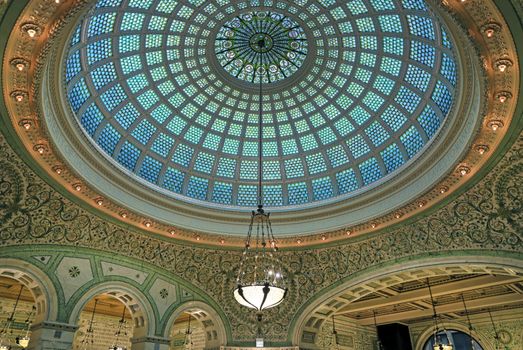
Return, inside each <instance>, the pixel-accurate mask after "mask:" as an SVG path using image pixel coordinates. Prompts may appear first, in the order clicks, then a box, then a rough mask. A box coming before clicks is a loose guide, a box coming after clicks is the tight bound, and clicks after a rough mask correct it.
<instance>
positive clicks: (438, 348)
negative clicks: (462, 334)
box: [427, 278, 454, 350]
mask: <svg viewBox="0 0 523 350" xmlns="http://www.w3.org/2000/svg"><path fill="white" fill-rule="evenodd" d="M427 286H428V287H429V295H430V303H431V305H432V318H433V319H434V350H452V349H453V348H454V347H453V346H452V342H451V341H450V336H449V335H448V333H447V330H446V329H443V334H445V337H446V338H447V343H446V344H445V343H443V342H442V340H441V334H440V332H439V328H438V315H437V314H436V306H434V298H433V297H432V289H431V288H430V282H429V279H428V278H427Z"/></svg>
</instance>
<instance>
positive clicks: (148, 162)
mask: <svg viewBox="0 0 523 350" xmlns="http://www.w3.org/2000/svg"><path fill="white" fill-rule="evenodd" d="M161 170H162V163H161V162H159V161H158V160H156V159H154V158H152V157H149V156H145V158H144V160H143V162H142V166H141V167H140V171H139V172H138V174H139V175H140V176H141V177H142V178H144V179H145V180H147V181H149V182H152V183H157V182H158V177H159V176H160V171H161Z"/></svg>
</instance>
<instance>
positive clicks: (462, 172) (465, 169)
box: [458, 165, 470, 176]
mask: <svg viewBox="0 0 523 350" xmlns="http://www.w3.org/2000/svg"><path fill="white" fill-rule="evenodd" d="M458 172H459V174H460V175H461V176H465V175H467V174H468V173H470V168H469V167H468V166H466V165H461V166H459V167H458Z"/></svg>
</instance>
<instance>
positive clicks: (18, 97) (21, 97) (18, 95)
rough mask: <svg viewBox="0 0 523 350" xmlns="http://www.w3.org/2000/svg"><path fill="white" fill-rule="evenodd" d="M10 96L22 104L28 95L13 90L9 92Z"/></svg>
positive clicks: (24, 92)
mask: <svg viewBox="0 0 523 350" xmlns="http://www.w3.org/2000/svg"><path fill="white" fill-rule="evenodd" d="M10 96H11V97H12V98H14V99H15V101H16V102H22V101H23V100H24V99H25V98H26V97H27V96H28V95H27V92H26V91H21V90H15V91H13V92H11V94H10Z"/></svg>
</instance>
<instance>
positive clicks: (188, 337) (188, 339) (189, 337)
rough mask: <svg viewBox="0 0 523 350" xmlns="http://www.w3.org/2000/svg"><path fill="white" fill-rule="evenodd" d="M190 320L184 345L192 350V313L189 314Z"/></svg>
mask: <svg viewBox="0 0 523 350" xmlns="http://www.w3.org/2000/svg"><path fill="white" fill-rule="evenodd" d="M187 314H188V315H189V319H188V320H187V328H186V329H185V339H184V341H183V345H184V347H185V349H188V350H192V346H193V341H192V329H191V318H192V315H191V313H190V312H187Z"/></svg>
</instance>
